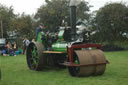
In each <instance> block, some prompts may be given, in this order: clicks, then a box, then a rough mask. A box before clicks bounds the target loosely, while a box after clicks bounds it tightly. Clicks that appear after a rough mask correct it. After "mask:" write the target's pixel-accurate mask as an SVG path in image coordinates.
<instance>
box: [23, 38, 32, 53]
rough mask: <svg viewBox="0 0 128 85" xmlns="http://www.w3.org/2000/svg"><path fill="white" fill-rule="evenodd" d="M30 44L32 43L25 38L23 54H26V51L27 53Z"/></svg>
mask: <svg viewBox="0 0 128 85" xmlns="http://www.w3.org/2000/svg"><path fill="white" fill-rule="evenodd" d="M29 43H30V41H29V40H28V39H27V38H25V39H24V40H23V54H24V53H25V51H26V49H27V47H28V45H29Z"/></svg>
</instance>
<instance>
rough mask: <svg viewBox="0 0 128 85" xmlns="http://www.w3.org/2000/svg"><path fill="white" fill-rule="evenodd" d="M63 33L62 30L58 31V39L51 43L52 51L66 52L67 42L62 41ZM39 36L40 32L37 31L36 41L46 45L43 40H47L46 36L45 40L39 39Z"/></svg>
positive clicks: (40, 35)
mask: <svg viewBox="0 0 128 85" xmlns="http://www.w3.org/2000/svg"><path fill="white" fill-rule="evenodd" d="M63 34H64V30H60V31H59V33H58V40H57V41H56V42H55V43H53V44H52V45H51V47H52V51H59V52H67V42H66V41H64V39H63ZM41 37H42V32H39V33H38V37H37V40H36V42H40V43H42V44H43V45H44V46H46V44H47V43H45V40H47V37H46V36H44V39H45V40H41Z"/></svg>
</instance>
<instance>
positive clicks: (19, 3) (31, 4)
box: [0, 0, 128, 14]
mask: <svg viewBox="0 0 128 85" xmlns="http://www.w3.org/2000/svg"><path fill="white" fill-rule="evenodd" d="M44 1H45V0H0V3H1V4H3V5H5V6H7V7H10V6H13V9H14V12H15V13H22V12H25V13H26V14H34V13H36V11H37V9H38V8H39V7H40V6H41V5H42V4H45V2H44ZM86 1H88V2H89V4H90V5H93V6H94V7H93V8H91V11H95V10H98V9H99V8H100V7H102V6H104V4H105V3H107V2H121V1H123V2H124V3H126V4H127V5H128V0H86Z"/></svg>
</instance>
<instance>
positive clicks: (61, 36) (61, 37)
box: [58, 30, 64, 41]
mask: <svg viewBox="0 0 128 85" xmlns="http://www.w3.org/2000/svg"><path fill="white" fill-rule="evenodd" d="M63 34H64V30H60V32H59V34H58V38H59V40H60V41H63V40H64V39H63Z"/></svg>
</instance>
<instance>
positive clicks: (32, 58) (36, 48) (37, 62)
mask: <svg viewBox="0 0 128 85" xmlns="http://www.w3.org/2000/svg"><path fill="white" fill-rule="evenodd" d="M44 49H45V48H44V46H43V45H42V44H41V43H39V42H31V43H30V44H29V46H28V48H27V51H26V56H27V57H26V58H27V64H28V67H29V69H31V70H37V71H39V70H42V69H43V68H44V66H45V65H46V57H45V54H43V53H42V51H43V50H44Z"/></svg>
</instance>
